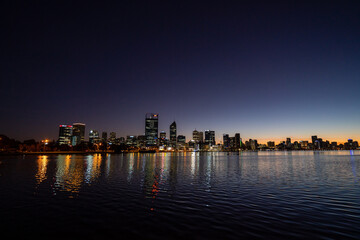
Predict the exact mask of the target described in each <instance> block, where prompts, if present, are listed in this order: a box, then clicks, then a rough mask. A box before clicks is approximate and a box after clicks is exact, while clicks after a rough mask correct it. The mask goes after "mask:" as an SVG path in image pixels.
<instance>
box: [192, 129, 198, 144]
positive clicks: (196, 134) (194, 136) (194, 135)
mask: <svg viewBox="0 0 360 240" xmlns="http://www.w3.org/2000/svg"><path fill="white" fill-rule="evenodd" d="M192 136H193V140H194V141H195V142H197V143H198V142H199V132H198V131H197V130H196V129H195V130H194V131H193V132H192Z"/></svg>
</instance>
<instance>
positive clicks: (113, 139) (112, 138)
mask: <svg viewBox="0 0 360 240" xmlns="http://www.w3.org/2000/svg"><path fill="white" fill-rule="evenodd" d="M115 142H116V132H110V137H109V143H110V144H115Z"/></svg>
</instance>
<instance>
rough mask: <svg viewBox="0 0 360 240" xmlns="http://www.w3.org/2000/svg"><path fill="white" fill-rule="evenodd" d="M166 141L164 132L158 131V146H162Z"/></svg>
mask: <svg viewBox="0 0 360 240" xmlns="http://www.w3.org/2000/svg"><path fill="white" fill-rule="evenodd" d="M165 141H166V132H164V131H161V132H160V138H159V146H164V145H165Z"/></svg>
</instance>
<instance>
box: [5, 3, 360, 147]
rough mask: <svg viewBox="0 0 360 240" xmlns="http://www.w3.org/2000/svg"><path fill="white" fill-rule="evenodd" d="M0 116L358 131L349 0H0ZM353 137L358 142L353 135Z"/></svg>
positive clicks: (359, 69)
mask: <svg viewBox="0 0 360 240" xmlns="http://www.w3.org/2000/svg"><path fill="white" fill-rule="evenodd" d="M3 11H4V12H5V15H4V16H3V17H2V18H3V20H2V25H3V27H2V29H3V31H2V39H1V41H2V51H1V52H2V54H1V62H2V64H1V73H0V74H1V89H0V94H1V95H0V96H1V113H2V114H1V123H2V124H1V125H0V126H1V127H0V133H4V134H6V135H8V136H10V137H13V138H16V139H21V140H23V139H28V138H36V139H41V138H45V137H48V138H51V139H56V138H57V134H58V125H59V124H63V123H64V124H67V123H69V124H71V123H73V122H84V123H86V124H87V131H88V130H90V129H97V130H99V131H115V132H117V135H118V136H126V135H139V134H143V132H144V116H145V113H146V112H156V113H159V114H160V122H159V125H160V130H165V131H166V132H167V133H168V131H169V125H170V123H171V122H172V121H173V120H176V122H177V125H178V128H179V131H178V132H179V134H184V135H186V136H187V137H188V139H187V140H189V138H190V137H191V132H192V130H193V129H195V128H196V129H197V130H205V129H212V130H215V131H216V135H217V139H220V137H221V136H222V134H223V133H229V134H231V135H233V134H234V133H235V132H240V133H241V135H242V137H243V138H245V139H248V138H257V139H259V140H260V142H261V141H266V140H267V139H274V140H276V141H279V140H281V139H283V138H285V137H292V138H294V139H308V138H310V136H311V135H312V134H318V135H320V136H322V137H324V138H328V139H330V140H332V139H334V140H338V141H345V140H346V139H347V138H348V137H350V138H355V139H358V138H360V126H359V124H360V111H359V109H360V108H359V100H360V94H359V90H360V44H359V43H360V14H359V13H360V2H359V1H316V3H314V2H312V1H248V2H246V1H241V2H240V1H227V2H223V1H217V2H210V1H203V2H195V1H189V2H187V1H178V2H175V1H144V2H140V1H118V2H117V3H103V2H102V1H98V2H91V1H84V2H77V3H72V2H71V1H36V2H35V1H31V2H30V1H25V2H17V1H8V2H7V3H5V5H4V6H3ZM358 140H360V139H358Z"/></svg>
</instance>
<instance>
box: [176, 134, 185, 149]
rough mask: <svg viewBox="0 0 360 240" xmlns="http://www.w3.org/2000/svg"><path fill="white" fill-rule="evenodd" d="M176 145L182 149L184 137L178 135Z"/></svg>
mask: <svg viewBox="0 0 360 240" xmlns="http://www.w3.org/2000/svg"><path fill="white" fill-rule="evenodd" d="M177 143H178V145H179V147H184V146H185V143H186V137H185V136H184V135H179V136H178V137H177Z"/></svg>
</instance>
